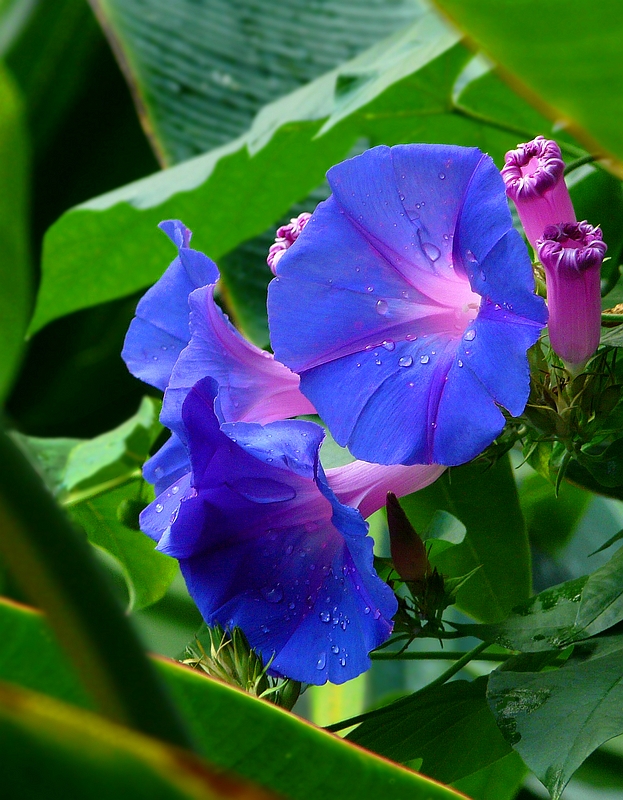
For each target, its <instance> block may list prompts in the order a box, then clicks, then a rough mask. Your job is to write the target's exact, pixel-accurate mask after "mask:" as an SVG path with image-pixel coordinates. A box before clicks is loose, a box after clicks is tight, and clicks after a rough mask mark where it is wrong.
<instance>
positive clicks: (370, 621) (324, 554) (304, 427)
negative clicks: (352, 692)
mask: <svg viewBox="0 0 623 800" xmlns="http://www.w3.org/2000/svg"><path fill="white" fill-rule="evenodd" d="M217 391H218V387H217V384H216V382H215V381H214V380H212V379H211V378H206V379H204V380H202V381H200V382H199V384H198V385H197V386H195V387H193V388H192V389H191V390H190V392H189V393H188V395H187V397H186V399H185V401H184V404H183V409H182V418H183V424H184V427H185V432H186V439H187V442H188V448H189V451H190V460H191V464H192V475H189V474H187V475H185V476H184V477H182V478H180V479H178V480H177V481H176V482H175V483H173V485H172V486H170V487H169V488H168V489H167V490H166V492H164V493H163V494H161V495H159V496H158V497H157V498H156V500H155V501H154V503H152V504H151V505H150V506H148V508H147V509H146V510H145V511H144V512H143V514H142V515H141V527H142V529H143V530H144V531H145V532H147V533H148V534H149V535H150V536H152V537H153V538H154V539H155V540H156V541H158V543H159V544H158V549H159V550H161V551H162V552H165V553H168V554H169V555H171V556H173V557H175V558H178V559H179V560H180V565H181V568H182V572H183V574H184V577H185V579H186V582H187V584H188V588H189V591H190V594H191V595H192V597H193V598H194V600H195V602H196V603H197V605H198V607H199V609H200V611H201V613H202V615H203V617H204V619H205V620H206V622H207V623H208V624H214V623H217V622H218V623H220V624H221V625H223V626H224V627H229V628H231V627H233V626H238V627H240V628H242V630H244V632H245V635H246V636H247V638H248V640H249V642H250V644H251V645H252V646H253V647H254V648H256V649H257V650H258V651H259V652H260V653H261V654H262V657H263V658H264V660H265V661H268V660H269V659H272V661H271V664H270V669H271V671H272V672H273V673H276V674H280V675H286V676H288V677H291V678H294V679H296V680H300V681H304V682H306V683H314V684H322V683H325V682H326V681H327V680H330V681H332V682H334V683H342V682H344V681H346V680H349V679H350V678H354V677H355V676H357V675H359V674H360V673H361V672H363V671H364V670H366V669H367V668H368V667H369V666H370V661H369V658H368V653H369V651H370V650H372V649H374V648H375V647H378V646H379V645H380V644H381V643H382V642H383V641H385V640H386V639H387V637H388V636H389V634H390V632H391V629H392V623H391V618H392V616H393V614H394V613H395V611H396V608H397V603H396V599H395V597H394V595H393V593H392V592H391V590H390V589H389V587H388V586H387V585H386V584H384V583H383V582H382V581H381V580H380V579H379V578H378V577H377V575H376V574H375V572H374V569H373V566H372V540H371V539H370V538H369V537H368V536H367V526H366V524H365V523H364V521H363V519H362V517H361V515H360V514H359V512H357V511H355V510H354V509H352V508H349V507H347V506H344V505H342V504H341V503H340V502H339V501H338V500H337V498H336V497H335V495H334V493H333V492H332V491H331V489H330V488H329V487H328V485H327V482H326V479H325V476H324V474H323V471H322V467H321V466H320V464H319V460H318V450H319V447H320V444H321V441H322V438H323V435H324V434H323V431H322V429H321V428H320V426H318V425H315V424H314V423H311V422H303V421H286V422H272V423H269V424H268V425H264V426H262V425H259V424H256V423H244V422H239V423H225V424H222V423H219V420H218V419H217V417H216V415H215V413H214V410H213V408H214V401H215V398H216V396H217ZM179 498H182V502H180V501H179Z"/></svg>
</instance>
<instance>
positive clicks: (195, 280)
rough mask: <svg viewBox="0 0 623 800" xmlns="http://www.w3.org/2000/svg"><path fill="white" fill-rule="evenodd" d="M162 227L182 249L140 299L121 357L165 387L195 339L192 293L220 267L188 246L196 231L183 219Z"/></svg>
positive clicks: (137, 374)
mask: <svg viewBox="0 0 623 800" xmlns="http://www.w3.org/2000/svg"><path fill="white" fill-rule="evenodd" d="M160 228H161V229H162V230H163V231H164V232H165V233H166V234H167V236H169V238H170V239H171V240H172V242H173V243H174V244H175V245H176V246H177V248H178V254H177V257H176V258H175V259H174V260H173V261H172V262H171V264H170V265H169V267H168V268H167V269H166V271H165V273H164V275H163V276H162V277H161V278H160V280H159V281H158V282H157V283H156V284H155V285H154V286H152V288H151V289H149V291H148V292H146V294H145V295H144V296H143V297H142V298H141V300H140V301H139V304H138V305H137V307H136V316H135V318H134V319H133V320H132V322H131V323H130V328H129V330H128V333H127V335H126V338H125V342H124V346H123V351H122V358H123V360H124V361H125V363H126V364H127V366H128V369H129V370H130V372H131V373H132V374H133V375H134V376H135V377H137V378H140V379H141V380H143V381H145V383H149V384H150V385H151V386H155V387H156V388H157V389H162V390H164V389H165V388H166V386H167V383H168V380H169V377H170V375H171V370H172V368H173V365H174V364H175V361H176V359H177V357H178V356H179V354H180V353H181V351H182V350H183V348H184V347H185V346H186V344H187V343H188V340H189V339H190V330H189V327H188V315H189V308H188V295H189V294H190V293H191V292H192V291H193V290H194V289H196V288H197V287H199V286H205V285H206V284H212V283H215V282H216V281H217V280H218V277H219V273H218V269H217V267H216V264H214V262H213V261H211V260H210V259H209V258H208V257H207V256H205V255H204V254H203V253H200V252H199V251H197V250H192V249H191V248H190V247H188V244H189V242H190V237H191V233H190V231H189V230H188V228H186V227H185V226H184V225H183V224H182V223H181V222H179V221H177V220H169V221H167V222H161V223H160Z"/></svg>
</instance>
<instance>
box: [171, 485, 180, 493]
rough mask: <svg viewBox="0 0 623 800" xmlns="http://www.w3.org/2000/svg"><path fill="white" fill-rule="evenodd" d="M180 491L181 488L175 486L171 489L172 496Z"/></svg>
mask: <svg viewBox="0 0 623 800" xmlns="http://www.w3.org/2000/svg"><path fill="white" fill-rule="evenodd" d="M179 490H180V487H179V486H173V488H172V489H171V494H177V493H178V492H179Z"/></svg>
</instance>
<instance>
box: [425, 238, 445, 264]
mask: <svg viewBox="0 0 623 800" xmlns="http://www.w3.org/2000/svg"><path fill="white" fill-rule="evenodd" d="M422 250H423V251H424V252H425V253H426V256H427V257H428V258H430V260H431V261H437V259H438V258H439V256H440V255H441V251H440V249H439V248H438V247H437V246H436V245H434V244H432V243H431V242H422Z"/></svg>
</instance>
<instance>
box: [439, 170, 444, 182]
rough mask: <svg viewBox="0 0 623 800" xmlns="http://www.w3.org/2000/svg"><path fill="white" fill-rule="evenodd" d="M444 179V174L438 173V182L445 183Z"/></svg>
mask: <svg viewBox="0 0 623 800" xmlns="http://www.w3.org/2000/svg"><path fill="white" fill-rule="evenodd" d="M445 179H446V176H445V174H444V173H443V172H440V173H439V180H440V181H445Z"/></svg>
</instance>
